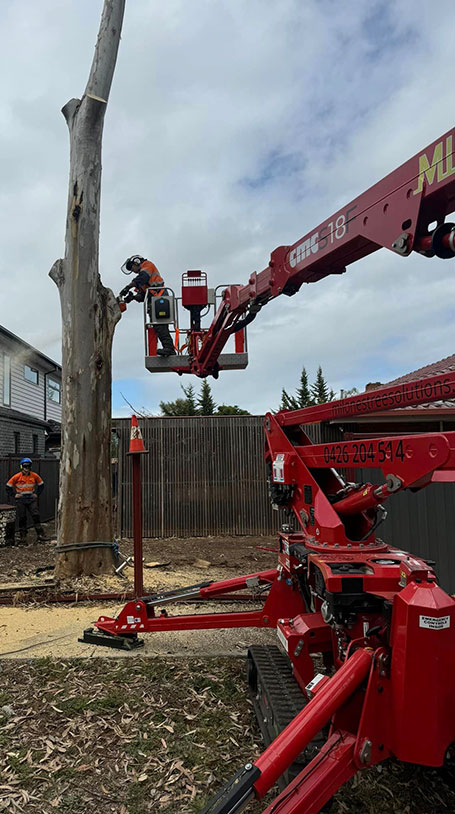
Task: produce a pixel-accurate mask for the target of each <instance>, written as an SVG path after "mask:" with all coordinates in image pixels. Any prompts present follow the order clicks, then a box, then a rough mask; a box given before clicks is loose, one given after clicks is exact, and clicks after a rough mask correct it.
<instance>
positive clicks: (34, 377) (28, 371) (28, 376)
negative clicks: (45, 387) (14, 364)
mask: <svg viewBox="0 0 455 814" xmlns="http://www.w3.org/2000/svg"><path fill="white" fill-rule="evenodd" d="M24 379H25V380H26V381H27V382H31V383H32V384H38V371H37V370H36V369H35V368H34V367H29V366H28V365H24Z"/></svg>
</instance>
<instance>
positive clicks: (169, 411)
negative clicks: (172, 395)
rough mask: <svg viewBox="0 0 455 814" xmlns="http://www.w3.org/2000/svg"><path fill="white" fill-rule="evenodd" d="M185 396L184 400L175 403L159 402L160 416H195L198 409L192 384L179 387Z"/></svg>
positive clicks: (177, 400)
mask: <svg viewBox="0 0 455 814" xmlns="http://www.w3.org/2000/svg"><path fill="white" fill-rule="evenodd" d="M181 387H182V390H183V392H184V394H185V398H184V399H176V400H175V401H160V410H161V414H162V415H181V416H183V415H197V414H198V412H199V411H198V408H197V404H196V394H195V392H194V387H193V385H192V384H189V385H187V387H184V385H183V384H182V385H181Z"/></svg>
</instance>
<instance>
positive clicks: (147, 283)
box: [119, 254, 176, 356]
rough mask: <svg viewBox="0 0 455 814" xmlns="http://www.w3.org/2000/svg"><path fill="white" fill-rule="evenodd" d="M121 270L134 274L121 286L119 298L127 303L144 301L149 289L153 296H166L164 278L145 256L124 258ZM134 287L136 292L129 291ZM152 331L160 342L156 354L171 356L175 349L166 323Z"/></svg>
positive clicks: (136, 255) (155, 326) (156, 326)
mask: <svg viewBox="0 0 455 814" xmlns="http://www.w3.org/2000/svg"><path fill="white" fill-rule="evenodd" d="M122 271H123V273H124V274H136V277H135V278H134V280H132V282H131V283H129V284H128V285H126V286H125V288H122V290H121V292H120V294H119V298H120V299H121V300H122V301H123V302H124V303H128V302H131V301H132V300H136V301H137V302H144V299H145V297H146V294H147V292H148V291H150V293H151V295H152V296H153V297H162V296H163V295H164V296H167V293H168V292H167V289H166V288H165V287H164V280H163V278H162V276H161V274H160V273H159V271H158V269H157V267H156V266H155V264H154V263H152V262H151V261H150V260H146V259H145V257H140V255H138V254H134V255H133V256H132V257H128V259H127V260H125V262H124V264H123V266H122ZM132 288H135V289H136V292H137V293H136V294H133V293H132V292H131V289H132ZM153 328H154V331H155V333H156V335H157V337H158V339H159V340H160V342H161V344H162V346H163V347H162V348H158V350H157V354H158V355H159V356H172V355H173V354H174V353H175V352H176V351H175V348H174V343H173V341H172V337H171V334H170V331H169V327H168V326H167V325H154V326H153Z"/></svg>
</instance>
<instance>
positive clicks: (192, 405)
mask: <svg viewBox="0 0 455 814" xmlns="http://www.w3.org/2000/svg"><path fill="white" fill-rule="evenodd" d="M182 390H183V392H184V393H185V396H186V400H187V402H188V412H187V415H197V414H198V412H199V410H198V408H197V404H196V393H195V392H194V387H193V385H192V384H189V385H188V386H187V387H185V386H184V385H183V384H182Z"/></svg>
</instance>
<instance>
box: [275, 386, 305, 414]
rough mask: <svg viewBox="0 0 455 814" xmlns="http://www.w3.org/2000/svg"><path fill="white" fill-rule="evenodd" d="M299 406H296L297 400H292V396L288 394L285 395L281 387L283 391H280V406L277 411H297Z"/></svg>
mask: <svg viewBox="0 0 455 814" xmlns="http://www.w3.org/2000/svg"><path fill="white" fill-rule="evenodd" d="M299 406H300V405H299V404H298V402H297V399H296V398H294V396H290V395H289V393H287V392H286V390H285V389H284V387H283V389H282V391H281V404H280V407H279V409H280V410H298V409H299Z"/></svg>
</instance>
